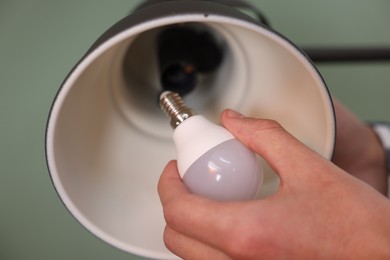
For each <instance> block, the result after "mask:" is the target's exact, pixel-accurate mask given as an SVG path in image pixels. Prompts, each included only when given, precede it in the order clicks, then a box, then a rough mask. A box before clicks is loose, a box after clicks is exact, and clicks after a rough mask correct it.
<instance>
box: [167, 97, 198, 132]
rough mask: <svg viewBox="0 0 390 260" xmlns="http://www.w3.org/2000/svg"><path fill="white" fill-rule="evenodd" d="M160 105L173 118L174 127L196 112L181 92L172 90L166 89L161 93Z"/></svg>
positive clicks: (172, 125)
mask: <svg viewBox="0 0 390 260" xmlns="http://www.w3.org/2000/svg"><path fill="white" fill-rule="evenodd" d="M160 107H161V109H162V110H163V111H164V112H165V113H166V114H167V115H168V117H169V119H170V120H171V122H170V124H171V127H172V128H173V129H175V128H176V127H178V126H179V125H180V124H181V123H182V122H184V121H185V120H186V119H188V118H190V117H191V116H193V115H196V113H195V112H194V111H193V110H192V109H190V108H188V107H187V106H186V105H185V104H184V101H183V99H182V98H181V97H180V96H179V94H177V93H175V92H171V91H164V92H163V93H162V94H161V95H160Z"/></svg>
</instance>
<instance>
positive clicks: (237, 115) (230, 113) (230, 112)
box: [226, 109, 245, 118]
mask: <svg viewBox="0 0 390 260" xmlns="http://www.w3.org/2000/svg"><path fill="white" fill-rule="evenodd" d="M226 115H227V116H228V117H230V118H243V117H245V116H244V115H243V114H240V113H238V112H237V111H235V110H232V109H228V111H227V114H226Z"/></svg>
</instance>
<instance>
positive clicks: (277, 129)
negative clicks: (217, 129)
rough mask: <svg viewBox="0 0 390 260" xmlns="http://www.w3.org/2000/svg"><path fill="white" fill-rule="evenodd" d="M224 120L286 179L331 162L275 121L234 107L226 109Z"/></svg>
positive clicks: (238, 136) (224, 122) (229, 127)
mask: <svg viewBox="0 0 390 260" xmlns="http://www.w3.org/2000/svg"><path fill="white" fill-rule="evenodd" d="M221 119H222V124H223V125H224V126H225V127H226V128H227V129H228V130H229V131H230V132H231V133H232V134H233V135H234V136H235V137H236V138H237V139H239V140H240V141H241V142H242V143H243V144H244V145H246V146H247V147H249V148H250V149H252V150H253V151H254V152H256V153H258V154H259V155H260V156H261V157H263V158H264V159H265V160H266V161H267V162H268V164H269V165H270V166H271V167H272V168H273V169H274V170H275V172H276V173H278V174H279V176H280V177H281V180H282V181H285V180H287V179H294V178H297V177H298V175H300V174H307V173H310V174H315V173H313V169H316V168H317V169H319V167H316V166H319V165H318V164H326V163H327V161H326V160H325V159H324V158H322V157H321V156H320V155H318V154H316V153H315V152H314V151H312V150H311V149H310V148H308V147H307V146H305V145H304V144H303V143H301V142H300V141H299V140H298V139H296V138H295V137H294V136H292V135H291V134H289V133H288V132H287V131H286V130H284V128H283V127H282V126H281V125H280V124H278V123H277V122H275V121H272V120H259V119H253V118H246V117H243V116H241V115H239V114H237V112H234V111H232V110H226V111H224V112H223V113H222V116H221ZM292 172H293V173H294V175H292V174H291V173H292Z"/></svg>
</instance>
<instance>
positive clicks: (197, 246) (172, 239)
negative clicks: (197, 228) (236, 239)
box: [164, 226, 231, 260]
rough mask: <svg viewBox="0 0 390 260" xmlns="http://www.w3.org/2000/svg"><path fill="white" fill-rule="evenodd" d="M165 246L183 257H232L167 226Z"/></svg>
mask: <svg viewBox="0 0 390 260" xmlns="http://www.w3.org/2000/svg"><path fill="white" fill-rule="evenodd" d="M164 243H165V246H166V247H167V248H168V249H169V250H170V251H171V252H172V253H174V254H175V255H177V256H179V257H180V258H182V259H215V260H219V259H220V260H225V259H231V258H230V257H228V256H227V255H226V254H225V253H223V252H221V251H219V250H217V249H215V248H213V247H211V246H209V245H206V244H204V243H202V242H200V241H198V240H195V239H192V238H190V237H187V236H185V235H183V234H181V233H179V232H177V231H175V230H173V229H171V228H170V227H169V226H166V228H165V230H164Z"/></svg>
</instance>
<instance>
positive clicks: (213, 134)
mask: <svg viewBox="0 0 390 260" xmlns="http://www.w3.org/2000/svg"><path fill="white" fill-rule="evenodd" d="M160 106H161V108H162V110H164V111H165V112H166V114H167V115H168V116H169V118H170V120H171V126H172V128H173V129H174V131H173V140H174V143H175V146H176V149H177V166H178V171H179V174H180V177H181V178H182V180H183V182H184V184H185V185H186V186H187V188H188V189H189V190H190V191H191V192H192V193H194V194H198V195H201V196H204V197H208V198H210V199H214V200H218V201H238V200H250V199H253V198H255V197H256V196H257V194H258V192H259V190H260V186H261V184H262V181H263V171H262V167H261V164H260V161H259V160H258V158H257V157H256V155H255V153H253V152H252V151H251V150H249V149H248V148H246V147H245V146H244V145H243V144H242V143H241V142H240V141H238V140H237V139H236V138H235V137H234V136H233V135H232V134H231V133H230V132H229V131H228V130H226V129H225V128H224V127H222V126H219V125H216V124H214V123H212V122H210V121H208V120H207V119H206V118H205V117H203V116H201V115H197V114H196V113H195V112H194V111H193V110H192V109H190V108H188V107H186V106H185V104H184V102H183V100H182V99H181V97H180V96H179V95H178V94H177V93H174V92H170V91H165V92H163V93H162V94H161V96H160Z"/></svg>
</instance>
